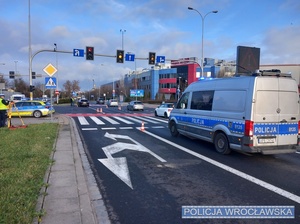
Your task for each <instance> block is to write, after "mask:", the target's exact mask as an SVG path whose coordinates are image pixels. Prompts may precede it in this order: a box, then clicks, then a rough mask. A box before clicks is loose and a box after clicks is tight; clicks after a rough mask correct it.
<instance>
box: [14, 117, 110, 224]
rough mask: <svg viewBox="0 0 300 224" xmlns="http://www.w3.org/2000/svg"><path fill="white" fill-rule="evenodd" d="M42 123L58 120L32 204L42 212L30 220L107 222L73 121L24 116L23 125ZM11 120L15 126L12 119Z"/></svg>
mask: <svg viewBox="0 0 300 224" xmlns="http://www.w3.org/2000/svg"><path fill="white" fill-rule="evenodd" d="M44 122H58V123H59V125H60V128H59V133H58V136H57V139H56V142H55V143H54V144H55V145H54V151H53V154H52V155H51V158H52V159H53V161H54V162H53V164H52V165H51V167H49V169H48V170H47V172H46V175H45V177H44V182H45V183H47V184H45V187H43V188H42V189H41V194H40V197H39V199H38V202H37V206H36V210H37V211H40V212H41V213H43V215H42V216H41V218H40V219H39V220H38V219H37V218H36V219H35V220H34V222H33V223H34V224H38V223H42V224H58V223H64V224H97V223H110V221H109V218H108V214H107V211H106V208H105V205H104V203H103V200H102V196H101V194H100V192H99V190H98V186H97V184H96V181H95V178H94V176H93V173H92V171H91V169H90V165H89V162H88V160H87V157H86V155H85V152H84V148H83V145H82V143H81V140H80V137H79V133H78V131H77V129H76V125H75V123H74V121H73V120H72V119H71V118H69V117H66V116H63V115H55V116H53V117H52V118H50V117H47V118H44V119H36V118H32V119H24V123H25V124H26V125H28V124H31V123H44ZM12 123H13V125H19V121H18V120H17V119H15V118H14V120H12Z"/></svg>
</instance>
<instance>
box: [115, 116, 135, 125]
mask: <svg viewBox="0 0 300 224" xmlns="http://www.w3.org/2000/svg"><path fill="white" fill-rule="evenodd" d="M114 118H115V119H117V120H119V121H122V122H124V123H125V124H133V123H132V122H131V121H127V120H125V119H123V118H121V117H114Z"/></svg>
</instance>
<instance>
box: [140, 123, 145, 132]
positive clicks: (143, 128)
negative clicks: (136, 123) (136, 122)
mask: <svg viewBox="0 0 300 224" xmlns="http://www.w3.org/2000/svg"><path fill="white" fill-rule="evenodd" d="M144 130H145V127H144V121H142V127H141V131H144Z"/></svg>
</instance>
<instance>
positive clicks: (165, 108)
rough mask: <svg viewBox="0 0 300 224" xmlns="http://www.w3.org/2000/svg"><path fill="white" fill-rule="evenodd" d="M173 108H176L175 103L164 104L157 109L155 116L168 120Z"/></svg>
mask: <svg viewBox="0 0 300 224" xmlns="http://www.w3.org/2000/svg"><path fill="white" fill-rule="evenodd" d="M173 108H174V104H173V103H162V104H161V105H159V106H158V107H157V108H156V109H155V111H154V114H155V116H161V117H165V118H168V117H169V116H170V113H171V111H172V110H173Z"/></svg>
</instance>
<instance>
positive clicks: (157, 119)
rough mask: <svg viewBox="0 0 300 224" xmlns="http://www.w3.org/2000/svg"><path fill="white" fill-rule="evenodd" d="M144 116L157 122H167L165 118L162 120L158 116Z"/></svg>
mask: <svg viewBox="0 0 300 224" xmlns="http://www.w3.org/2000/svg"><path fill="white" fill-rule="evenodd" d="M145 117H146V118H149V119H152V120H156V121H159V122H163V123H168V121H167V120H162V119H159V118H155V117H149V116H145Z"/></svg>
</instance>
